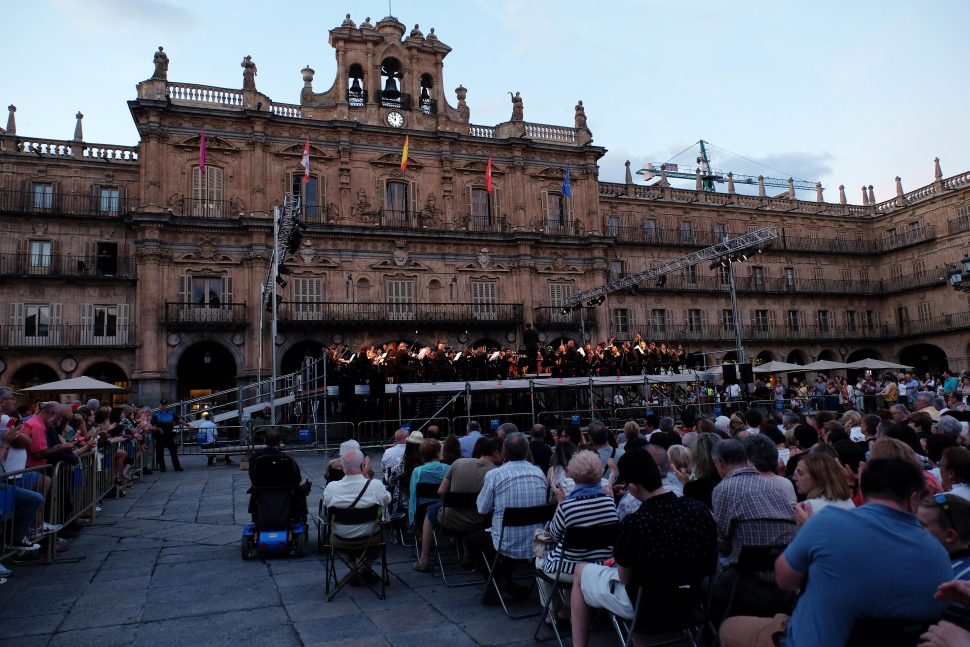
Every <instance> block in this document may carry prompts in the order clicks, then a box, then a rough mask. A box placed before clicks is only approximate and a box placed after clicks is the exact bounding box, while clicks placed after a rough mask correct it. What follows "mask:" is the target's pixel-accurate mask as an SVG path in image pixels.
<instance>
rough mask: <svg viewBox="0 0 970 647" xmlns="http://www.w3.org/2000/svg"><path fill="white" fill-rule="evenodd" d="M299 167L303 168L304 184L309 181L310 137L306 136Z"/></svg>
mask: <svg viewBox="0 0 970 647" xmlns="http://www.w3.org/2000/svg"><path fill="white" fill-rule="evenodd" d="M300 166H302V167H303V182H304V184H305V183H307V182H309V181H310V136H309V135H307V138H306V145H305V146H304V147H303V159H301V160H300Z"/></svg>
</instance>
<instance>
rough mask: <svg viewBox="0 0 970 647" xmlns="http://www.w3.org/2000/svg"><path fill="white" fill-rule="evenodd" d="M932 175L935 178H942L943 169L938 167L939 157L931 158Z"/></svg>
mask: <svg viewBox="0 0 970 647" xmlns="http://www.w3.org/2000/svg"><path fill="white" fill-rule="evenodd" d="M933 177H934V178H935V179H937V180H942V179H943V169H941V168H940V158H939V157H937V158H934V159H933Z"/></svg>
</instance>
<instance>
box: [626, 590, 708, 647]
mask: <svg viewBox="0 0 970 647" xmlns="http://www.w3.org/2000/svg"><path fill="white" fill-rule="evenodd" d="M703 589H704V587H703V582H702V581H700V580H693V581H692V580H689V579H685V580H684V581H682V582H676V581H675V582H673V583H672V584H670V585H669V586H666V587H664V588H662V589H659V590H651V591H647V590H645V589H644V587H643V586H638V587H637V597H636V602H635V603H634V605H633V617H632V618H629V619H628V618H620V617H618V616H617V615H616V614H614V613H610V620H611V622H612V623H613V630H614V631H615V632H616V637H617V639H618V640H619V644H620V645H622V647H629V645H630V643H631V642H633V636H634V635H635V634H636V633H637V632H638V631H637V630H638V629H640V631H639V633H641V634H668V633H674V632H678V636H677V637H676V638H673V639H671V640H667V641H665V642H653V641H650V645H651V647H658V646H659V645H670V644H673V643H680V642H682V641H684V640H688V641H690V644H691V645H692V646H693V647H697V646H698V642H699V640H700V636H701V634H702V632H703V631H704V629H705V628H707V627H708V625H709V622H708V613H707V606H706V605H705V603H704V601H705V599H706V597H707V595H706V593H705V592H704V590H703ZM647 597H649V600H645V599H644V598H647ZM641 610H642V611H643V612H644V613H646V612H648V611H649V613H650V617H649V621H648V622H647V623H646V626H642V627H641V626H638V624H642V623H640V622H639V621H640V614H641ZM711 631H714V628H713V627H711ZM713 635H715V636H716V635H717V633H716V632H714V634H713Z"/></svg>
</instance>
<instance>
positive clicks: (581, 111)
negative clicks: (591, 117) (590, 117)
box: [576, 99, 586, 130]
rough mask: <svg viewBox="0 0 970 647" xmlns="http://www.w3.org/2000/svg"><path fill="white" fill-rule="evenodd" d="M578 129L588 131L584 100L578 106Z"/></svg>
mask: <svg viewBox="0 0 970 647" xmlns="http://www.w3.org/2000/svg"><path fill="white" fill-rule="evenodd" d="M576 128H579V129H581V130H586V108H584V107H583V101H582V99H580V100H579V103H577V104H576Z"/></svg>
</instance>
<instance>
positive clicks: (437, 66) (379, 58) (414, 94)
mask: <svg viewBox="0 0 970 647" xmlns="http://www.w3.org/2000/svg"><path fill="white" fill-rule="evenodd" d="M405 33H407V36H406V37H405ZM330 46H331V47H333V48H334V51H335V54H336V57H337V75H336V78H335V79H334V82H333V85H332V86H331V87H330V89H329V90H327V91H326V92H320V93H317V92H314V91H313V75H314V72H313V70H312V69H310V68H309V67H307V68H306V69H304V70H303V81H304V87H303V91H302V92H301V94H300V105H301V108H302V110H303V114H304V115H305V116H308V117H310V118H312V119H346V120H349V121H357V122H360V123H363V124H368V125H374V126H386V127H389V128H407V129H411V130H429V131H435V130H447V131H453V132H458V133H463V134H467V133H468V119H469V114H468V107H467V105H465V103H464V95H465V92H466V90H465V89H464V88H459V91H456V92H458V94H459V96H458V99H459V105H458V108H453V107H451V106H450V105H449V104H448V101H447V99H446V98H445V95H444V82H443V70H444V58H445V56H447V55H448V52H450V51H451V48H450V47H448V45H445V44H444V43H443V42H441V41H440V40H439V39H438V36H437V35H435V33H434V28H432V29H431V30H430V31H429V32H428V35H427V36H425V35H424V33H423V32H422V31H421V29H420V27H419V26H418V25H415V26H414V29H412V30H411V31H410V32H407V28H406V27H405V26H404V24H402V23H401V22H400V21H398V19H397V18H394V17H393V16H388V17H387V18H384V19H383V20H381V21H380V22H378V23H377V24H376V25H372V24H371V22H370V18H367V19H365V20H364V22H362V23H361V24H360V26H358V25H356V24H355V23H354V21H353V20H351V18H350V14H348V15H347V17H346V18H345V19H344V21H343V23H341V25H340V26H339V27H336V28H335V29H331V30H330Z"/></svg>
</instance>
